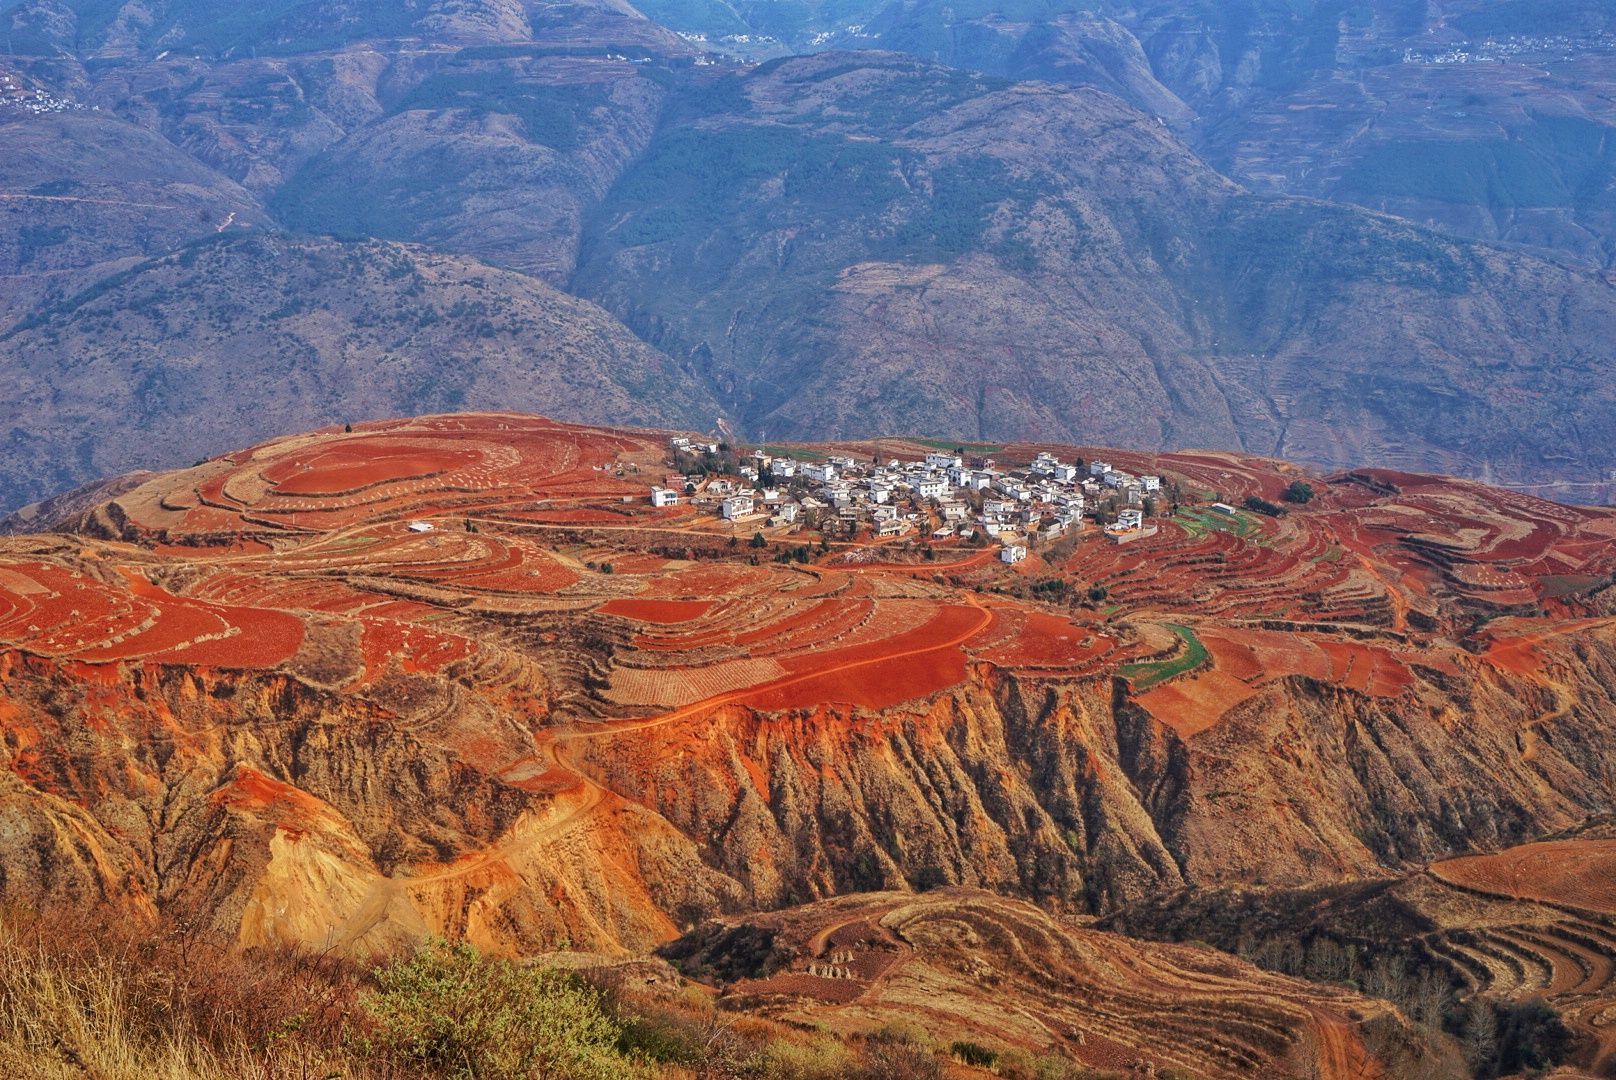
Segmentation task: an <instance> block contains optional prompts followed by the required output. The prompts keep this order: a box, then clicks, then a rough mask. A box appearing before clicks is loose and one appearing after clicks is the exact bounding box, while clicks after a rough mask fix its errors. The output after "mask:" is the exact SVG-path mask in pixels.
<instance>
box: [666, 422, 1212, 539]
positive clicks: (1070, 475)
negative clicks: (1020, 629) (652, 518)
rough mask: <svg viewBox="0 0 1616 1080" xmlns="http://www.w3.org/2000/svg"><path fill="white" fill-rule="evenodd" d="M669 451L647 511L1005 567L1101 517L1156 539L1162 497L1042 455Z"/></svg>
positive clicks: (676, 442)
mask: <svg viewBox="0 0 1616 1080" xmlns="http://www.w3.org/2000/svg"><path fill="white" fill-rule="evenodd" d="M669 449H670V451H671V460H672V463H673V465H674V467H675V469H677V470H678V471H676V472H673V473H670V474H669V475H668V476H667V477H665V478H664V480H663V482H662V483H661V484H659V485H656V486H654V487H652V489H651V492H650V500H651V504H652V505H653V506H657V507H666V506H676V505H679V504H680V503H682V502H689V503H691V504H693V505H694V506H695V507H696V508H697V509H699V510H702V511H705V512H708V513H712V514H714V515H715V516H717V517H719V518H721V519H723V520H726V521H729V522H731V523H732V524H733V525H734V526H735V527H742V526H754V525H755V526H757V527H758V528H760V529H761V528H776V529H791V530H793V531H795V530H796V529H817V530H818V531H819V532H820V534H821V535H823V536H827V537H828V536H839V537H845V538H847V539H854V538H857V537H860V536H868V537H873V538H874V539H875V540H877V541H889V540H902V539H904V538H908V539H910V540H917V541H924V542H928V543H937V542H961V541H963V542H968V543H977V544H983V543H992V542H997V543H998V544H999V545H1000V550H999V557H1000V558H1001V559H1002V560H1003V561H1004V562H1006V563H1018V562H1021V561H1022V560H1023V559H1025V558H1026V557H1027V552H1028V549H1029V548H1030V547H1033V546H1036V545H1038V544H1042V543H1048V542H1053V541H1056V540H1059V539H1061V538H1062V537H1066V536H1072V535H1077V534H1079V533H1081V532H1082V531H1083V529H1084V527H1085V526H1084V520H1085V516H1088V517H1090V518H1093V519H1095V520H1097V521H1101V522H1102V523H1103V524H1102V531H1103V533H1104V535H1105V536H1106V537H1107V538H1108V539H1110V540H1111V541H1113V542H1115V543H1127V542H1129V541H1131V540H1136V539H1139V538H1142V537H1146V536H1152V535H1154V534H1155V533H1156V526H1155V525H1154V524H1152V523H1151V522H1150V521H1149V519H1150V518H1151V517H1153V516H1154V515H1155V514H1156V512H1157V510H1158V503H1159V502H1160V496H1161V492H1162V480H1161V477H1159V476H1135V475H1133V474H1132V473H1129V472H1125V471H1123V470H1121V469H1117V468H1113V467H1112V466H1111V465H1110V464H1109V463H1107V462H1105V461H1098V460H1096V461H1090V462H1087V463H1085V462H1083V461H1081V460H1078V461H1069V462H1068V461H1062V460H1061V459H1060V458H1059V457H1057V456H1056V455H1055V454H1052V453H1049V452H1047V451H1045V452H1040V453H1039V454H1038V455H1037V456H1036V457H1035V458H1034V459H1033V460H1032V461H1031V462H1030V463H1028V464H1026V465H1024V466H1015V467H1006V466H1001V465H1000V464H999V463H997V462H995V461H993V460H992V459H991V458H968V457H967V456H966V455H965V454H964V453H963V451H947V450H939V451H932V452H929V453H927V454H926V455H925V456H924V457H923V458H920V459H918V460H907V461H905V460H901V459H899V458H895V457H894V458H888V459H887V460H886V461H884V462H883V461H882V460H880V458H878V457H875V458H871V459H867V460H866V459H861V458H855V457H852V456H849V455H846V454H830V455H826V456H824V457H823V459H821V460H798V459H797V458H794V457H790V456H784V455H775V454H770V453H768V452H767V451H765V450H763V449H757V450H753V451H751V452H750V453H749V454H746V455H744V456H742V457H736V456H735V455H734V454H733V453H732V452H731V451H730V450H729V448H728V447H727V446H725V445H724V444H721V443H714V442H704V441H700V440H696V439H691V438H689V437H685V436H676V437H674V438H673V439H672V440H671V443H670V447H669ZM1231 512H1232V508H1231Z"/></svg>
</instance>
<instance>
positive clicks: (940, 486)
mask: <svg viewBox="0 0 1616 1080" xmlns="http://www.w3.org/2000/svg"><path fill="white" fill-rule="evenodd" d="M911 486H912V487H913V488H914V489H915V494H916V495H919V496H920V497H921V498H922V499H941V498H942V497H943V496H945V495H947V494H948V481H947V480H945V479H943V478H942V477H940V476H928V477H926V478H924V479H922V480H916V481H915V482H914V483H913V484H912V485H911Z"/></svg>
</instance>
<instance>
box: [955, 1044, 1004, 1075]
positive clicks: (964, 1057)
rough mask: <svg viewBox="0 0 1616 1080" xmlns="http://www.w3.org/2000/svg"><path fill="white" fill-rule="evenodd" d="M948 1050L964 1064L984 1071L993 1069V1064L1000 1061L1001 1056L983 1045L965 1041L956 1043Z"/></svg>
mask: <svg viewBox="0 0 1616 1080" xmlns="http://www.w3.org/2000/svg"><path fill="white" fill-rule="evenodd" d="M948 1049H949V1052H950V1053H952V1054H953V1055H954V1056H955V1057H956V1058H958V1059H959V1060H960V1061H961V1062H962V1063H964V1064H966V1065H976V1066H979V1067H981V1068H984V1069H990V1068H992V1067H993V1063H994V1062H996V1061H998V1060H999V1055H998V1054H997V1053H996V1052H995V1051H992V1050H989V1049H988V1048H987V1047H985V1046H983V1045H982V1044H981V1043H974V1042H968V1041H966V1040H964V1039H961V1040H960V1041H959V1042H956V1043H955V1044H954V1045H953V1046H951V1047H949V1048H948Z"/></svg>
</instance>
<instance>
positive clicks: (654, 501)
mask: <svg viewBox="0 0 1616 1080" xmlns="http://www.w3.org/2000/svg"><path fill="white" fill-rule="evenodd" d="M651 505H652V506H678V505H679V493H678V492H677V491H675V490H673V489H672V488H665V487H654V488H652V489H651Z"/></svg>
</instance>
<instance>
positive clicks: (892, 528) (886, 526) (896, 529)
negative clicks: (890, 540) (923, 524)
mask: <svg viewBox="0 0 1616 1080" xmlns="http://www.w3.org/2000/svg"><path fill="white" fill-rule="evenodd" d="M908 531H909V523H908V522H907V521H899V520H897V519H896V518H894V519H893V520H891V521H883V522H881V523H880V524H878V525H877V526H876V527H875V535H877V536H902V535H903V534H904V533H906V532H908Z"/></svg>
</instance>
